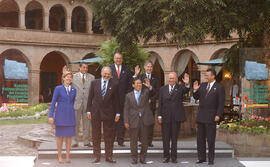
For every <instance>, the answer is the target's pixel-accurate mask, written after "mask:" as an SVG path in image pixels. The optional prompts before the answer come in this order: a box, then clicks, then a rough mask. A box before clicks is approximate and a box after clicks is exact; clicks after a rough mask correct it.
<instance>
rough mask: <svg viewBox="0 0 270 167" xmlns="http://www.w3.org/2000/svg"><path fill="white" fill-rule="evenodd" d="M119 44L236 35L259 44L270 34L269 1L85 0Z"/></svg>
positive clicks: (194, 40)
mask: <svg viewBox="0 0 270 167" xmlns="http://www.w3.org/2000/svg"><path fill="white" fill-rule="evenodd" d="M87 1H88V2H89V4H90V5H91V6H92V9H93V11H94V12H95V14H96V16H97V17H98V18H99V19H100V20H101V21H102V26H103V27H104V29H105V31H107V32H109V33H111V34H112V36H115V37H116V39H117V41H118V42H119V43H120V47H121V48H122V47H125V46H128V45H130V44H131V43H132V42H134V41H139V40H140V39H143V40H144V42H147V41H149V40H150V39H156V40H157V41H160V40H165V41H167V42H175V43H177V44H178V45H179V46H185V45H188V44H194V43H198V42H201V41H203V40H204V39H205V37H206V36H207V35H209V34H211V35H212V37H213V38H214V39H215V40H217V41H220V40H225V39H229V38H230V37H231V36H230V35H231V33H232V32H236V33H237V34H238V35H239V38H242V39H245V40H252V41H254V40H255V41H256V42H257V45H258V44H260V45H262V41H260V40H259V39H262V38H263V36H264V35H265V34H270V28H269V27H270V19H269V18H270V17H269V16H270V0H143V1H138V0H87Z"/></svg>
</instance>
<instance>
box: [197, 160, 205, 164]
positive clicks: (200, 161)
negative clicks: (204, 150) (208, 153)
mask: <svg viewBox="0 0 270 167" xmlns="http://www.w3.org/2000/svg"><path fill="white" fill-rule="evenodd" d="M204 162H206V160H197V161H196V164H201V163H204Z"/></svg>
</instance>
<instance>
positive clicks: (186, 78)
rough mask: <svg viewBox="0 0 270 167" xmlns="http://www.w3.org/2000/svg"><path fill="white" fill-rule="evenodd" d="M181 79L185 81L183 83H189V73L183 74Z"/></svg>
mask: <svg viewBox="0 0 270 167" xmlns="http://www.w3.org/2000/svg"><path fill="white" fill-rule="evenodd" d="M182 80H183V82H184V83H185V85H188V84H189V75H188V73H185V74H184V78H182Z"/></svg>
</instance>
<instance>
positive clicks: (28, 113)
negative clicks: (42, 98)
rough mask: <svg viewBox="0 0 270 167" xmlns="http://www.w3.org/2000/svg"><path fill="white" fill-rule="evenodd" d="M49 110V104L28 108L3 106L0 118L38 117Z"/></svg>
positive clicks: (0, 110) (0, 109)
mask: <svg viewBox="0 0 270 167" xmlns="http://www.w3.org/2000/svg"><path fill="white" fill-rule="evenodd" d="M47 112H48V104H45V103H43V104H38V105H34V106H30V107H27V108H16V107H1V108H0V120H9V119H38V118H40V116H41V115H46V114H47Z"/></svg>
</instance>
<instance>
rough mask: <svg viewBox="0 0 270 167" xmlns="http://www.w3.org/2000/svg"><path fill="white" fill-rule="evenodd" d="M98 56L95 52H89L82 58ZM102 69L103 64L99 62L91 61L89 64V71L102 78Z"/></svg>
mask: <svg viewBox="0 0 270 167" xmlns="http://www.w3.org/2000/svg"><path fill="white" fill-rule="evenodd" d="M94 57H96V55H95V53H89V54H87V55H85V56H84V57H83V58H82V60H84V59H90V58H94ZM101 69H102V66H101V64H99V63H91V64H89V65H88V73H90V74H92V75H94V76H95V78H100V77H101Z"/></svg>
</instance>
